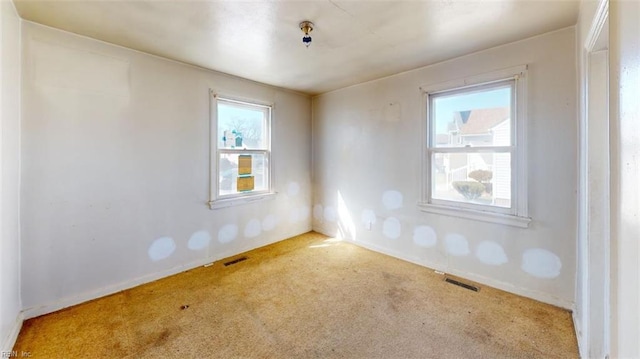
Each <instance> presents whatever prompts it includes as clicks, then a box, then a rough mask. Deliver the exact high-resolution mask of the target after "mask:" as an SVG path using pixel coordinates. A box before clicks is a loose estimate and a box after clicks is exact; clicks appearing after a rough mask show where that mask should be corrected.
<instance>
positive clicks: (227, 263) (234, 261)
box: [224, 257, 247, 267]
mask: <svg viewBox="0 0 640 359" xmlns="http://www.w3.org/2000/svg"><path fill="white" fill-rule="evenodd" d="M246 260H247V257H240V258H236V259H234V260H232V261H228V262H226V263H225V264H224V266H225V267H226V266H230V265H232V264H236V263H239V262H242V261H246Z"/></svg>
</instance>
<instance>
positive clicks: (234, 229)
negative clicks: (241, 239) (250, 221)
mask: <svg viewBox="0 0 640 359" xmlns="http://www.w3.org/2000/svg"><path fill="white" fill-rule="evenodd" d="M237 236H238V226H237V225H235V224H225V225H224V226H222V228H220V230H219V231H218V242H220V243H229V242H231V241H233V240H234V239H236V237H237Z"/></svg>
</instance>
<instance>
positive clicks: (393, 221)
mask: <svg viewBox="0 0 640 359" xmlns="http://www.w3.org/2000/svg"><path fill="white" fill-rule="evenodd" d="M401 233H402V224H401V223H400V220H399V219H397V218H396V217H389V218H387V219H385V220H384V223H383V224H382V234H384V236H385V237H387V238H390V239H397V238H399V237H400V234H401Z"/></svg>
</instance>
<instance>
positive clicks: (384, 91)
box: [313, 28, 578, 308]
mask: <svg viewBox="0 0 640 359" xmlns="http://www.w3.org/2000/svg"><path fill="white" fill-rule="evenodd" d="M575 40H576V39H575V29H574V28H567V29H563V30H560V31H556V32H553V33H549V34H545V35H542V36H538V37H534V38H531V39H527V40H523V41H520V42H516V43H513V44H509V45H505V46H501V47H497V48H493V49H489V50H486V51H482V52H478V53H474V54H471V55H468V56H464V57H460V58H457V59H454V60H451V61H447V62H444V63H440V64H436V65H433V66H429V67H425V68H421V69H417V70H414V71H409V72H405V73H401V74H397V75H394V76H391V77H388V78H384V79H380V80H377V81H372V82H368V83H365V84H361V85H356V86H353V87H349V88H345V89H341V90H337V91H333V92H330V93H327V94H323V95H320V96H317V97H315V98H314V100H313V136H314V144H313V155H314V158H313V170H314V194H315V196H314V201H315V202H316V203H315V205H314V229H316V230H319V231H322V232H324V233H327V234H340V235H342V236H344V237H346V238H349V239H352V240H355V241H356V243H358V244H360V245H363V246H366V247H369V248H373V249H375V250H378V251H381V252H384V253H387V254H390V255H394V256H397V257H400V258H403V259H406V260H409V261H412V262H415V263H419V264H422V265H425V266H427V267H430V268H435V269H438V270H441V271H444V272H448V273H453V274H458V275H461V276H463V277H466V278H469V279H473V280H477V281H480V282H483V283H486V284H488V285H492V286H495V287H498V288H502V289H505V290H508V291H511V292H514V293H517V294H522V295H526V296H529V297H533V298H536V299H539V300H542V301H545V302H549V303H552V304H555V305H559V306H562V307H565V308H571V307H572V306H573V304H574V292H575V290H574V289H575V288H574V287H575V286H574V283H575V282H574V281H575V275H576V273H575V271H576V268H575V265H576V258H575V257H576V217H577V212H576V201H577V197H576V195H577V194H576V191H577V160H578V155H577V115H576V88H577V83H576V57H575ZM522 64H528V65H529V75H528V76H529V79H528V85H529V92H528V116H529V122H528V139H527V140H528V173H529V179H528V182H529V190H528V191H529V214H530V216H531V217H532V218H533V221H532V223H531V225H530V228H528V229H520V228H515V227H509V226H502V225H497V224H490V223H484V222H477V221H472V220H465V219H458V218H453V217H446V216H441V215H436V214H429V213H423V212H421V211H419V210H418V207H417V202H418V201H419V198H420V197H419V196H420V191H419V189H420V166H421V164H420V158H421V154H420V149H421V143H420V139H421V136H420V131H421V128H422V127H421V122H422V121H424V120H425V119H424V118H423V117H422V110H421V108H422V106H424V104H423V103H422V99H421V94H420V91H419V86H421V85H424V84H429V83H439V82H445V81H449V80H453V79H458V78H464V77H468V76H473V75H478V74H483V73H487V72H491V71H494V70H499V69H503V68H508V67H512V66H516V65H522ZM386 191H397V192H398V193H399V194H401V196H402V197H401V198H402V202H401V206H399V207H398V208H395V207H397V205H398V204H399V203H398V201H397V199H399V197H398V193H395V192H387V196H386V197H385V198H384V200H383V196H384V193H385V192H386ZM385 201H386V204H385ZM371 211H372V212H373V213H375V217H374V220H375V223H374V224H373V225H372V226H371V229H368V228H367V225H366V224H365V223H364V222H365V221H363V217H367V218H368V217H369V216H370V215H371ZM385 221H386V226H387V229H395V228H397V226H398V223H399V225H400V231H401V234H400V236H399V238H396V239H390V238H387V237H385V235H383V228H384V227H385ZM418 226H429V227H430V228H431V229H433V231H434V232H435V236H436V241H437V243H436V244H435V245H434V246H433V247H425V244H429V243H427V242H428V241H425V240H422V241H418V242H419V243H421V244H422V245H419V244H418V243H416V242H414V230H415V229H416V228H417V227H418ZM392 227H393V228H392ZM422 230H424V229H422ZM427 231H428V230H427ZM424 233H425V232H423V233H422V234H424ZM456 236H457V237H456ZM447 237H449V238H450V239H451V238H453V239H454V241H456V240H457V241H459V242H462V243H464V242H465V241H466V242H467V244H468V251H469V253H468V254H467V255H462V256H455V255H452V254H450V252H448V251H447V250H446V248H445V244H444V243H445V239H446V238H447ZM456 238H457V239H456ZM483 241H489V242H490V243H492V244H490V245H489V246H487V244H486V243H485V244H483V246H482V247H483V248H493V251H492V253H491V254H490V255H491V256H496V257H500V256H501V254H502V253H500V248H501V249H502V250H503V251H504V254H505V256H506V260H507V262H506V263H504V264H502V265H490V264H484V263H483V261H481V260H480V258H482V259H484V260H485V262H488V261H487V260H486V259H487V258H485V257H483V253H481V254H480V256H477V255H476V253H477V252H476V251H477V249H478V246H479V244H480V243H481V242H483ZM531 249H541V250H542V252H540V251H537V252H538V253H544V254H545V255H543V256H540V257H536V261H534V262H536V263H537V265H534V266H533V268H528V267H526V266H525V269H527V271H525V269H523V255H524V253H525V252H526V251H528V250H531ZM462 252H464V251H462ZM490 252H491V251H490ZM530 253H531V252H530ZM479 257H480V258H479ZM556 260H559V261H560V263H561V268H560V269H559V272H558V273H557V275H555V274H553V270H551V271H550V273H551V274H553V275H552V278H543V276H541V275H540V274H541V273H544V272H545V270H547V269H549V268H548V266H549V265H553V264H554V263H556V262H555V261H556ZM547 274H548V273H547Z"/></svg>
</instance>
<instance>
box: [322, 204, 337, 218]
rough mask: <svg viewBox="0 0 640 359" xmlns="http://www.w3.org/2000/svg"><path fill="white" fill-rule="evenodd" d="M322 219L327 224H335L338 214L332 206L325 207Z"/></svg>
mask: <svg viewBox="0 0 640 359" xmlns="http://www.w3.org/2000/svg"><path fill="white" fill-rule="evenodd" d="M324 219H325V220H327V221H329V222H335V221H336V220H337V219H338V212H336V209H335V208H333V207H332V206H326V207H325V208H324Z"/></svg>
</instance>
